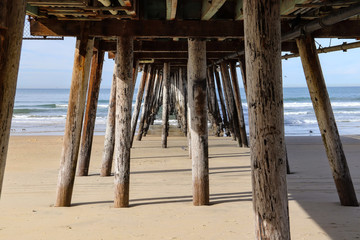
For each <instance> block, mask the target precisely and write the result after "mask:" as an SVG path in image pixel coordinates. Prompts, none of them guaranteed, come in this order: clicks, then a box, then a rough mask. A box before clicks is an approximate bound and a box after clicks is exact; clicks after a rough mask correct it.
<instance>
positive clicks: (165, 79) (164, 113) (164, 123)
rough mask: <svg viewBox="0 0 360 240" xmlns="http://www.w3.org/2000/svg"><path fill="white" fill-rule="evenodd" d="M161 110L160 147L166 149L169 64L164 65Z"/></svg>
mask: <svg viewBox="0 0 360 240" xmlns="http://www.w3.org/2000/svg"><path fill="white" fill-rule="evenodd" d="M163 76H164V77H163V101H162V102H163V104H162V106H163V110H162V135H161V142H162V147H163V148H167V137H168V130H169V91H170V64H169V63H167V62H166V63H164V70H163Z"/></svg>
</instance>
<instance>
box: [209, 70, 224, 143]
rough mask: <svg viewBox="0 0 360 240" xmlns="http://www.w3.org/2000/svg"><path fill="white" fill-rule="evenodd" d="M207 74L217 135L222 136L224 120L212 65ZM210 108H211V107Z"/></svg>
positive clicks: (210, 102)
mask: <svg viewBox="0 0 360 240" xmlns="http://www.w3.org/2000/svg"><path fill="white" fill-rule="evenodd" d="M207 75H208V85H209V86H208V89H209V99H208V102H209V106H211V115H212V117H213V121H214V125H215V126H214V127H215V129H216V132H215V135H216V136H218V137H219V136H220V134H221V128H222V126H221V125H222V120H221V116H220V113H219V105H218V102H217V97H216V92H215V80H214V72H213V69H212V67H209V68H208V69H207ZM209 110H210V108H209Z"/></svg>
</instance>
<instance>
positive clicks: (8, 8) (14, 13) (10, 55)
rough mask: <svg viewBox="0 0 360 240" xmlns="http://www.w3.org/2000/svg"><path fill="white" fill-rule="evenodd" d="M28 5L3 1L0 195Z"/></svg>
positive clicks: (0, 11) (0, 23)
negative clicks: (26, 6)
mask: <svg viewBox="0 0 360 240" xmlns="http://www.w3.org/2000/svg"><path fill="white" fill-rule="evenodd" d="M25 5H26V3H25V1H24V0H13V1H11V0H8V1H3V2H2V3H0V14H1V16H0V196H1V190H2V184H3V179H4V174H5V165H6V158H7V150H8V144H9V137H10V126H11V120H12V115H13V109H14V100H15V92H16V83H17V79H18V72H19V62H20V53H21V45H22V37H23V29H24V19H25Z"/></svg>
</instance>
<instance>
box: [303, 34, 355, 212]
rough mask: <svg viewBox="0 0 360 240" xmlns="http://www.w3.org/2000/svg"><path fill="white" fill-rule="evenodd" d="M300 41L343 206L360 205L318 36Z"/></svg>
mask: <svg viewBox="0 0 360 240" xmlns="http://www.w3.org/2000/svg"><path fill="white" fill-rule="evenodd" d="M296 43H297V45H298V48H299V54H300V57H301V62H302V65H303V68H304V72H305V77H306V82H307V85H308V88H309V92H310V97H311V101H312V103H313V107H314V111H315V115H316V118H317V121H318V124H319V129H320V133H321V137H322V140H323V142H324V146H325V150H326V154H327V157H328V160H329V163H330V168H331V171H332V174H333V178H334V181H335V185H336V189H337V192H338V195H339V198H340V202H341V205H343V206H359V203H358V201H357V198H356V193H355V190H354V186H353V183H352V180H351V176H350V171H349V168H348V165H347V162H346V158H345V153H344V150H343V147H342V143H341V139H340V135H339V132H338V129H337V126H336V122H335V117H334V113H333V110H332V107H331V103H330V99H329V95H328V92H327V89H326V84H325V79H324V76H323V73H322V70H321V65H320V61H319V57H318V54H317V51H316V46H315V42H314V39H313V38H312V37H311V36H310V35H307V36H305V37H302V38H299V39H297V40H296Z"/></svg>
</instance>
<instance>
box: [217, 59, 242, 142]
mask: <svg viewBox="0 0 360 240" xmlns="http://www.w3.org/2000/svg"><path fill="white" fill-rule="evenodd" d="M220 69H221V79H222V83H223V87H224V95H225V100H226V104H227V109H228V117H229V125H230V131H232V133H233V139H234V140H237V142H238V145H239V146H242V140H241V137H240V130H239V121H238V117H237V112H236V109H235V103H234V95H233V91H232V87H231V83H230V75H229V70H228V64H227V63H226V62H222V63H221V64H220Z"/></svg>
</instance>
